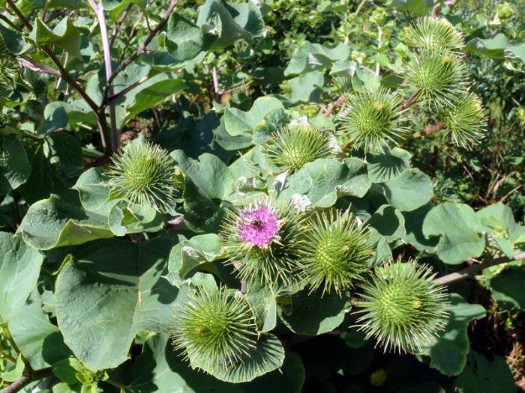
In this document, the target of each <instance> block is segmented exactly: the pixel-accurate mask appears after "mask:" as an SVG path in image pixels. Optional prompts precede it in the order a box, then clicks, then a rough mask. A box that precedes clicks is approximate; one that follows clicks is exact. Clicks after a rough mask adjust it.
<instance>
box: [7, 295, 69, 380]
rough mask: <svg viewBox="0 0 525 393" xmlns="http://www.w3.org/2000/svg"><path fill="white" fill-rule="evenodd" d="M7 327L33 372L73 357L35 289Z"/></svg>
mask: <svg viewBox="0 0 525 393" xmlns="http://www.w3.org/2000/svg"><path fill="white" fill-rule="evenodd" d="M8 327H9V331H10V332H11V335H12V337H13V340H14V341H15V343H16V346H17V347H18V349H20V351H21V353H22V355H24V358H25V359H26V360H28V361H29V364H30V365H31V367H32V368H33V369H34V370H40V369H42V368H45V367H49V366H50V365H53V364H54V363H55V362H57V361H59V360H61V359H64V358H67V357H68V356H70V355H71V351H70V350H69V348H68V347H67V346H66V345H65V344H64V339H63V337H62V334H61V333H60V331H59V330H58V328H57V327H56V326H55V325H53V324H52V323H51V322H50V321H49V317H48V316H47V314H46V313H45V312H44V310H43V308H42V298H41V296H40V294H39V293H38V291H37V290H36V289H35V290H33V292H32V293H31V295H30V297H29V298H28V299H27V301H26V303H25V304H24V306H23V308H22V309H21V311H20V313H19V314H18V315H17V316H16V317H15V318H13V319H12V320H10V321H9V324H8Z"/></svg>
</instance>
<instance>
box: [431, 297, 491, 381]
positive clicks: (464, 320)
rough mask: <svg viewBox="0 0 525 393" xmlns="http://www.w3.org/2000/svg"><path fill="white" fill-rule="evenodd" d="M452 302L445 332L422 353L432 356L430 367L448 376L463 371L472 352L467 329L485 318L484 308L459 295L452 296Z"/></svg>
mask: <svg viewBox="0 0 525 393" xmlns="http://www.w3.org/2000/svg"><path fill="white" fill-rule="evenodd" d="M450 302H451V305H450V307H449V312H450V317H449V321H448V325H447V328H446V330H445V332H443V333H442V334H441V336H440V338H439V340H438V341H437V342H436V343H435V344H434V345H433V346H432V347H430V348H426V349H425V350H424V351H423V352H422V353H423V354H425V355H429V356H430V367H432V368H435V369H437V370H439V371H440V372H441V373H442V374H445V375H448V376H452V375H458V374H459V373H461V371H463V368H464V367H465V364H466V362H467V355H468V353H469V351H470V342H469V338H468V334H467V328H468V326H469V324H470V322H471V321H472V320H474V319H481V318H483V317H484V316H485V309H484V308H483V307H482V306H480V305H479V304H469V303H467V302H466V301H465V299H464V298H463V297H462V296H461V295H458V294H457V293H452V294H451V295H450Z"/></svg>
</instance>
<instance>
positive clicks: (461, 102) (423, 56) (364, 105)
mask: <svg viewBox="0 0 525 393" xmlns="http://www.w3.org/2000/svg"><path fill="white" fill-rule="evenodd" d="M405 36H406V43H407V44H408V46H409V47H411V48H413V49H414V52H413V54H412V55H413V56H412V57H413V58H412V60H411V62H410V64H409V65H408V67H407V70H406V74H405V83H404V84H403V85H406V87H407V89H408V91H409V92H410V93H411V96H410V98H409V99H407V100H403V99H402V97H401V95H402V92H401V91H397V92H391V91H389V90H387V89H386V88H383V87H380V88H377V89H376V90H375V91H364V92H352V93H345V96H346V97H345V98H346V104H345V106H344V107H343V109H342V110H341V111H340V116H339V119H338V121H339V132H340V135H341V137H342V138H343V140H344V143H345V145H346V144H348V145H351V146H352V147H354V148H357V149H360V148H361V149H363V150H364V151H365V152H383V151H385V150H386V149H388V148H389V147H391V146H395V145H397V144H399V142H400V141H401V140H402V139H404V138H405V137H406V135H407V132H408V128H407V127H405V126H403V123H404V122H405V120H406V119H404V116H403V115H404V113H405V112H406V110H407V109H408V107H410V106H411V105H412V104H414V103H415V102H418V103H419V104H421V105H422V106H423V107H424V108H427V109H429V110H430V111H431V112H432V113H433V114H435V115H436V117H437V123H436V129H438V130H442V132H444V133H445V135H450V136H451V138H452V140H453V141H454V142H455V143H456V144H457V145H459V146H461V147H464V148H470V147H472V146H473V145H475V144H476V143H478V142H479V140H480V139H481V138H482V136H483V128H484V127H485V124H486V118H485V112H484V110H483V107H482V104H481V100H480V99H479V97H478V96H477V95H476V94H474V93H472V92H470V91H469V84H468V78H467V72H466V67H465V64H464V61H463V57H462V54H461V52H460V51H461V49H462V48H463V46H464V41H463V37H462V36H461V34H460V33H459V32H458V31H457V30H456V29H455V28H454V27H453V26H452V25H451V24H450V23H449V22H448V21H447V20H446V19H443V18H438V17H426V18H423V19H421V20H420V21H419V22H418V23H417V24H416V25H415V26H412V27H410V28H409V29H408V30H407V31H406V34H405Z"/></svg>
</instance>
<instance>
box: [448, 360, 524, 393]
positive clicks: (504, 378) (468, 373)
mask: <svg viewBox="0 0 525 393" xmlns="http://www.w3.org/2000/svg"><path fill="white" fill-rule="evenodd" d="M456 387H457V389H458V392H459V393H515V392H516V384H515V383H514V378H513V377H512V372H511V371H510V369H509V366H508V365H507V363H506V362H505V359H504V358H502V357H501V356H496V357H495V358H494V359H493V360H492V361H490V360H488V359H487V358H486V357H485V356H483V355H481V354H478V353H476V352H472V353H471V354H470V355H469V358H468V363H467V367H465V370H464V371H463V372H462V373H461V374H460V375H459V377H458V379H457V381H456Z"/></svg>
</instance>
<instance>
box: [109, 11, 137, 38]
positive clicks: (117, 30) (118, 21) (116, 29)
mask: <svg viewBox="0 0 525 393" xmlns="http://www.w3.org/2000/svg"><path fill="white" fill-rule="evenodd" d="M132 7H133V4H128V5H127V6H126V8H125V9H124V12H122V15H120V17H119V18H118V20H117V22H116V23H115V27H114V28H113V32H112V33H111V38H110V40H109V47H110V48H113V44H114V43H115V39H116V38H117V34H118V32H119V30H120V26H122V23H123V22H124V20H125V19H126V17H127V16H128V13H129V11H130V10H131V8H132Z"/></svg>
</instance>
